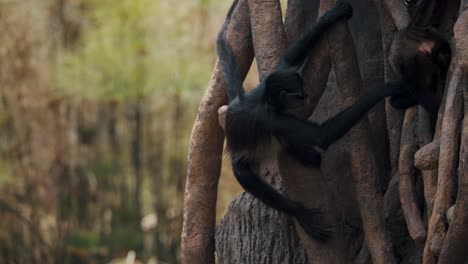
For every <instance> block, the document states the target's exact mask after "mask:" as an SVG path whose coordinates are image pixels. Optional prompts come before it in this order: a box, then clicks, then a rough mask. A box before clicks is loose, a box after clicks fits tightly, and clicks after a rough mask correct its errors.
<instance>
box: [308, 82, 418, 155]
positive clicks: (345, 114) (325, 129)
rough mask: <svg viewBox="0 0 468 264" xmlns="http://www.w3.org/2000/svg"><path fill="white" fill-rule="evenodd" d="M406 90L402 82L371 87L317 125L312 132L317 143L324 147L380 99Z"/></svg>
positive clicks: (344, 132)
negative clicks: (352, 102)
mask: <svg viewBox="0 0 468 264" xmlns="http://www.w3.org/2000/svg"><path fill="white" fill-rule="evenodd" d="M408 90H410V89H409V88H408V87H406V86H405V85H404V84H403V83H402V82H392V83H387V84H385V85H384V86H383V87H382V88H374V89H372V90H371V91H369V92H367V93H366V94H364V95H363V96H362V97H361V98H359V99H358V101H357V102H355V103H354V104H353V105H351V106H349V107H347V108H346V109H344V110H343V111H341V112H340V113H338V114H337V115H336V116H334V117H332V118H330V119H329V120H327V121H326V122H324V123H323V124H321V125H319V126H317V128H316V132H315V133H314V134H315V137H316V140H317V144H318V145H319V146H320V147H321V148H323V149H326V148H327V147H328V146H329V145H330V144H332V143H333V142H335V141H336V140H338V139H339V138H341V137H342V136H343V135H344V134H346V132H348V131H349V130H350V129H351V128H352V127H353V126H354V125H355V124H356V123H357V122H358V121H359V120H361V118H362V117H363V116H364V115H365V114H366V113H367V111H369V109H371V108H372V107H373V106H374V105H375V104H377V103H378V102H379V101H380V100H382V99H384V98H385V97H387V96H392V95H398V94H405V93H407V92H408Z"/></svg>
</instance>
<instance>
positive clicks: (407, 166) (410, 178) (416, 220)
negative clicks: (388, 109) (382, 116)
mask: <svg viewBox="0 0 468 264" xmlns="http://www.w3.org/2000/svg"><path fill="white" fill-rule="evenodd" d="M417 115H418V108H417V107H412V108H410V109H407V110H406V114H405V120H404V122H403V130H402V133H401V146H400V161H399V169H398V171H399V173H400V201H401V207H402V209H403V214H404V215H405V220H406V225H407V227H408V232H409V235H410V236H411V238H412V239H413V240H415V241H416V242H418V243H424V241H425V240H426V235H427V232H426V228H425V227H424V222H423V220H422V218H421V215H422V214H421V211H420V210H419V205H418V202H417V199H416V188H415V185H416V170H415V168H414V165H413V164H414V153H415V152H416V138H415V134H416V120H417Z"/></svg>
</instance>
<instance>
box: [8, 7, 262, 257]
mask: <svg viewBox="0 0 468 264" xmlns="http://www.w3.org/2000/svg"><path fill="white" fill-rule="evenodd" d="M230 3H231V1H227V0H226V1H215V0H196V1H188V0H186V1H183V0H170V1H164V0H156V1H154V0H40V1H38V0H0V95H1V102H0V126H1V128H0V154H1V155H0V263H65V264H66V263H109V262H112V263H118V261H116V259H125V258H126V257H128V258H132V257H133V256H134V255H133V254H136V258H137V260H138V261H141V262H142V263H176V262H178V259H179V248H180V232H181V227H182V214H183V211H182V205H183V191H184V184H185V174H186V163H187V149H188V142H189V134H190V130H191V127H192V125H193V120H194V118H195V116H196V112H197V108H198V104H199V101H200V99H201V96H202V93H203V91H204V88H205V86H206V84H207V83H208V81H209V78H210V73H211V70H212V68H213V65H214V63H215V59H216V54H215V47H214V40H215V37H216V33H217V30H218V29H219V27H220V25H221V23H222V21H223V20H224V14H225V13H226V10H227V9H228V6H229V5H230ZM252 80H254V79H253V78H252ZM229 174H230V170H229V168H225V169H224V171H223V176H222V177H221V179H222V180H221V184H220V189H222V190H223V192H222V193H221V194H220V199H219V210H218V211H219V213H218V217H221V216H222V212H223V211H224V210H225V208H226V207H227V203H228V201H229V200H230V198H232V196H233V195H235V194H236V193H238V192H239V190H240V189H239V187H238V186H237V183H235V181H234V180H233V178H232V177H229V176H230V175H229Z"/></svg>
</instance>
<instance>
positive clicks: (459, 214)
mask: <svg viewBox="0 0 468 264" xmlns="http://www.w3.org/2000/svg"><path fill="white" fill-rule="evenodd" d="M465 4H468V1H467V2H465ZM461 12H462V13H461V15H460V17H459V18H458V20H457V23H456V25H455V28H454V32H455V34H454V37H455V44H456V47H457V59H458V63H459V65H460V67H461V68H462V72H461V74H462V75H463V76H462V77H461V78H462V79H463V80H462V84H461V87H462V91H463V98H464V116H465V117H464V120H463V126H462V128H461V134H462V136H461V137H462V139H461V147H460V155H459V159H460V163H459V167H458V194H457V198H456V203H455V206H454V207H453V214H452V216H451V219H450V222H449V224H450V226H449V229H448V232H447V235H446V238H445V241H444V244H443V247H442V251H441V254H440V257H439V263H441V264H444V263H454V264H457V263H463V262H464V261H465V260H466V259H467V257H468V246H467V245H468V244H467V243H466V238H467V237H468V225H467V223H468V89H467V85H468V71H467V69H468V67H467V66H468V56H467V55H468V49H467V45H466V44H467V43H468V11H465V9H463V5H462V8H461Z"/></svg>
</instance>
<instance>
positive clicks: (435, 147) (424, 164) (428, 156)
mask: <svg viewBox="0 0 468 264" xmlns="http://www.w3.org/2000/svg"><path fill="white" fill-rule="evenodd" d="M439 151H440V143H439V141H438V140H435V141H432V142H430V143H428V144H426V145H425V146H424V147H422V148H420V149H419V150H418V151H416V153H415V154H414V165H415V166H416V168H418V169H420V170H423V171H424V170H426V171H427V170H435V169H437V166H438V165H439Z"/></svg>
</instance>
